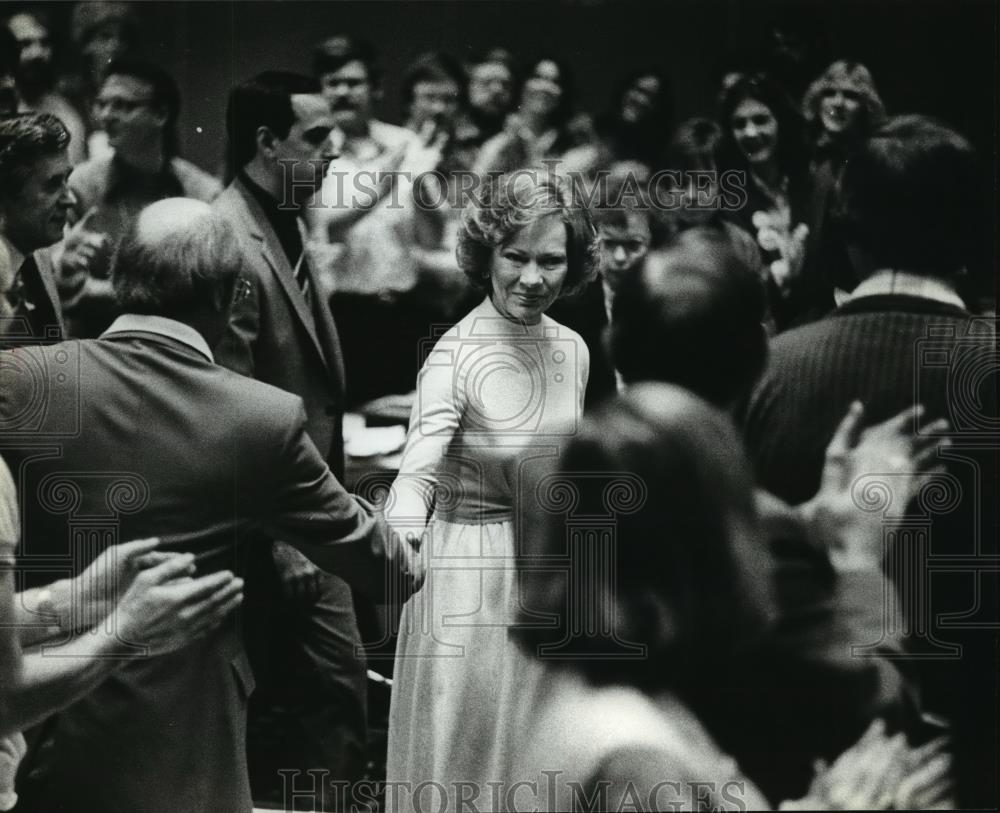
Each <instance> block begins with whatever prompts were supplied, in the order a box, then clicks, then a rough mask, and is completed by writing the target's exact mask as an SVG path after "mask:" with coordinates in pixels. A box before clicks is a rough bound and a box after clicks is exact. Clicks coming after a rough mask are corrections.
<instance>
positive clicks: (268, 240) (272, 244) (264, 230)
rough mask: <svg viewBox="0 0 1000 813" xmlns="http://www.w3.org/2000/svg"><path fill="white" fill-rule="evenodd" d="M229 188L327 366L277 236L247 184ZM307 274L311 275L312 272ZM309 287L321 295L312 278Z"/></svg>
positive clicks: (307, 309) (310, 314)
mask: <svg viewBox="0 0 1000 813" xmlns="http://www.w3.org/2000/svg"><path fill="white" fill-rule="evenodd" d="M232 187H233V189H234V191H236V192H237V193H238V194H239V196H240V198H241V199H242V201H243V206H244V209H245V217H244V218H243V220H244V225H245V226H246V227H247V230H248V231H249V233H250V236H251V237H252V238H253V239H254V240H255V241H256V242H257V244H258V246H259V248H260V252H261V255H262V256H263V257H264V260H265V262H267V264H268V265H269V266H270V267H271V271H272V272H273V273H274V276H275V277H276V278H277V280H278V282H279V283H280V284H281V287H282V289H283V290H284V292H285V296H286V297H287V298H288V301H289V303H290V304H291V306H292V309H293V310H294V311H295V314H296V316H298V317H299V321H300V322H302V326H303V327H304V328H305V330H306V333H307V334H309V338H310V339H312V341H313V343H314V344H315V345H316V350H317V351H318V352H319V354H320V357H321V358H322V359H323V361H324V363H325V364H327V366H329V364H330V361H329V360H328V359H327V358H326V354H325V353H324V352H323V345H322V343H321V342H320V340H319V336H318V334H317V333H316V320H315V319H314V318H313V314H312V313H311V312H310V310H309V306H308V305H307V304H306V300H305V297H304V296H302V289H301V288H299V284H298V282H296V281H295V272H294V270H293V269H292V266H291V264H290V263H289V262H288V257H286V256H285V250H284V249H283V248H282V246H281V241H280V240H278V235H277V234H275V233H274V229H273V228H272V227H271V222H270V220H269V219H268V217H267V214H266V213H265V212H264V209H263V208H262V207H261V205H260V203H258V202H257V199H256V198H255V197H254V195H253V193H252V192H251V191H250V190H249V189H247V187H246V184H244V183H243V182H242V181H241V180H240V179H239V178H238V177H237V178H236V179H235V180H234V181H233V185H232ZM303 250H304V249H303ZM310 274H312V270H311V269H310ZM310 284H311V285H312V289H313V291H314V292H316V293H318V292H319V291H320V288H319V286H318V285H317V283H316V280H315V277H313V278H312V279H311V280H310Z"/></svg>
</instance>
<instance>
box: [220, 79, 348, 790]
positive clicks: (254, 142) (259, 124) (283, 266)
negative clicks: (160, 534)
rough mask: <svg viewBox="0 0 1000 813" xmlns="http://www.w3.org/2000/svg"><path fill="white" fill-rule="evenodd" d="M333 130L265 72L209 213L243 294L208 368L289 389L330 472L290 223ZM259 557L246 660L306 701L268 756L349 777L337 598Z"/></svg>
mask: <svg viewBox="0 0 1000 813" xmlns="http://www.w3.org/2000/svg"><path fill="white" fill-rule="evenodd" d="M333 125H334V120H333V117H332V114H331V113H330V108H329V105H328V104H327V102H326V101H325V100H324V99H323V97H322V95H320V88H319V84H318V82H317V80H315V79H312V78H309V77H305V76H299V75H297V74H292V73H284V72H278V71H271V72H267V73H263V74H260V75H259V76H256V77H254V78H253V79H251V80H249V81H248V82H244V83H243V84H241V85H239V86H237V87H236V88H235V89H234V90H233V92H232V94H231V95H230V99H229V105H228V109H227V112H226V128H227V133H228V138H229V151H230V155H229V157H230V161H231V164H232V169H233V170H234V171H235V178H234V180H233V182H232V184H230V186H229V187H228V188H227V189H226V190H225V191H224V192H223V194H222V195H221V196H220V197H219V198H218V199H217V200H216V201H215V203H214V204H213V206H214V207H215V209H216V211H218V212H219V213H220V214H222V215H223V216H224V217H225V218H226V219H228V220H229V221H230V222H231V223H232V224H233V225H234V226H235V227H236V230H237V232H238V234H239V236H240V238H241V242H242V245H243V251H244V268H245V274H246V275H247V277H248V279H249V281H250V283H251V288H252V291H251V295H250V296H248V297H247V298H245V299H244V300H243V301H241V302H240V303H238V304H237V305H236V307H234V309H233V314H232V318H231V320H230V325H229V331H228V332H227V334H226V336H225V337H224V338H223V340H222V342H221V343H220V344H219V345H218V346H217V347H216V349H215V352H216V356H217V358H218V360H219V363H220V364H223V365H225V366H227V367H229V368H230V369H232V370H235V371H237V372H239V373H242V374H244V375H247V376H250V377H252V378H256V379H258V380H260V381H265V382H267V383H268V384H272V385H274V386H276V387H280V388H281V389H283V390H286V391H288V392H291V393H295V394H296V395H298V396H299V397H300V398H301V399H302V401H303V402H304V404H305V411H306V431H307V432H308V434H309V436H310V438H312V440H313V442H314V443H315V444H316V447H317V448H318V449H319V450H320V452H321V453H322V454H323V455H324V456H325V458H326V461H327V463H328V464H329V466H330V468H331V470H332V471H333V472H334V473H335V474H336V475H337V476H338V477H342V476H343V471H344V449H343V432H342V424H343V412H344V364H343V357H342V354H341V348H340V341H339V338H338V336H337V330H336V327H335V325H334V322H333V317H332V315H331V313H330V307H329V303H328V302H327V300H326V298H325V295H324V292H323V291H322V289H321V286H320V285H319V281H318V278H317V276H316V274H315V273H314V271H315V269H313V268H312V267H311V266H310V263H309V257H308V253H307V252H306V251H305V250H304V244H305V240H304V234H305V225H304V222H303V220H302V217H301V214H302V209H303V207H304V206H305V205H307V204H308V203H309V202H310V201H311V199H312V196H313V195H314V194H315V192H316V191H317V190H318V189H319V188H320V186H321V184H322V180H323V177H324V175H325V172H326V169H327V167H328V165H329V162H330V160H331V159H332V157H333V155H334V150H333V146H332V144H331V140H330V132H331V130H332V128H333ZM272 554H273V555H272V557H270V559H268V560H266V561H265V560H264V558H263V557H258V558H257V559H255V560H254V561H252V562H248V571H247V605H248V617H249V618H250V619H253V620H251V621H250V622H249V623H248V630H249V634H250V636H251V638H250V642H251V644H252V646H251V656H252V657H253V659H254V667H255V670H256V671H258V672H259V673H260V674H261V675H262V676H265V677H266V676H267V670H266V669H265V668H264V666H265V663H264V661H265V657H264V653H265V652H267V653H268V654H267V657H266V661H267V664H268V665H269V666H270V668H271V669H272V670H275V671H276V668H275V666H274V665H275V664H281V665H282V667H283V668H282V672H284V673H285V674H289V673H291V674H292V678H291V680H292V685H293V686H294V690H292V689H291V688H287V687H286V688H285V689H284V691H280V692H279V695H280V696H281V697H282V698H286V699H287V698H290V697H305V698H307V701H306V702H307V706H306V709H305V710H304V713H301V714H300V715H299V721H300V724H301V726H302V727H303V728H304V731H302V732H300V733H299V735H298V736H296V737H288V736H286V737H285V740H286V742H287V741H289V740H293V739H294V740H295V741H296V742H298V743H300V747H302V751H303V752H304V753H303V754H302V755H301V757H292V758H291V759H290V758H289V757H290V756H291V755H289V754H282V755H281V757H282V758H283V762H282V763H281V766H282V767H296V764H295V761H296V760H297V759H301V760H302V761H303V762H304V763H306V764H303V765H302V766H301V767H305V768H312V767H322V768H326V769H327V770H329V771H330V772H331V775H332V777H333V778H334V779H337V780H342V781H353V780H357V779H360V778H361V776H362V773H363V771H364V768H365V763H366V754H365V741H366V704H367V701H366V691H365V688H366V687H365V682H366V674H365V671H366V670H365V660H364V657H363V656H362V655H361V654H360V645H361V636H360V634H359V631H358V624H357V620H356V618H355V612H354V605H353V600H352V596H351V591H350V589H349V588H348V586H347V585H346V584H345V583H344V582H343V581H342V580H340V579H338V578H337V577H336V576H325V575H324V574H322V573H320V572H319V571H318V570H317V569H316V568H315V567H314V566H313V565H312V564H311V563H310V562H309V561H308V560H306V559H305V558H304V557H303V556H301V554H299V553H298V551H296V550H295V549H294V548H292V547H290V546H289V545H287V544H285V541H284V540H282V539H281V538H280V537H276V541H274V543H273V549H272ZM282 594H283V595H284V600H282V598H281V597H282ZM268 628H270V630H271V633H270V635H269V636H268V637H269V643H270V644H273V645H274V647H275V649H277V648H280V654H275V649H271V648H270V647H262V648H261V650H260V651H258V649H257V645H258V644H260V643H261V639H262V638H263V637H264V633H265V630H267V629H268ZM303 654H304V655H305V658H304V659H303V658H302V655H303ZM289 665H291V668H289ZM296 673H304V674H302V675H298V674H296ZM267 683H268V684H271V681H269V680H268V681H267ZM269 688H270V686H269ZM265 696H266V693H261V696H260V701H261V703H263V702H264V698H265ZM281 705H283V706H284V705H287V702H282V703H281ZM251 714H253V713H251ZM252 758H254V754H253V752H252ZM261 759H262V761H263V762H264V763H265V764H266V761H267V759H266V757H264V756H262V757H261ZM273 768H274V766H270V767H269V768H266V769H262V770H267V771H268V772H269V773H271V772H273Z"/></svg>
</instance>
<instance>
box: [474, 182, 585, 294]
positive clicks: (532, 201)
mask: <svg viewBox="0 0 1000 813" xmlns="http://www.w3.org/2000/svg"><path fill="white" fill-rule="evenodd" d="M551 214H558V215H559V218H560V219H561V220H562V222H563V224H564V225H565V226H566V257H567V266H568V270H567V273H566V281H565V282H564V283H563V287H562V291H560V295H561V296H567V295H570V294H573V293H576V292H577V291H579V290H580V289H582V288H583V287H584V286H585V285H587V283H589V282H590V281H591V280H593V279H594V277H595V276H596V275H597V271H598V267H599V264H600V250H599V245H598V239H597V230H596V229H595V228H594V223H593V221H592V220H591V217H590V211H589V210H588V209H587V207H586V206H585V205H584V204H583V203H582V201H580V200H579V199H578V196H577V195H576V194H575V193H574V191H573V189H572V188H571V186H570V184H569V183H567V182H566V181H564V180H562V179H560V178H559V177H558V176H556V175H552V174H549V173H547V172H545V171H544V170H527V169H526V170H520V171H518V172H513V173H510V174H509V175H501V176H497V177H491V178H490V179H489V180H488V182H485V183H484V184H483V186H482V187H481V188H480V190H479V192H478V194H476V195H473V196H472V199H471V200H470V202H469V204H468V205H467V206H466V207H465V210H464V211H463V212H462V230H461V231H460V232H459V235H458V246H457V248H456V255H457V257H458V265H459V268H461V269H462V270H463V271H464V272H465V274H466V276H468V278H469V281H470V282H471V283H472V285H474V286H475V287H476V288H479V289H481V290H489V287H490V271H491V269H492V266H493V252H494V250H495V249H496V248H498V247H500V246H503V245H505V244H506V243H507V242H509V241H510V240H511V238H513V236H514V235H515V234H516V233H517V232H519V231H520V230H521V229H523V228H524V227H525V226H528V225H530V224H531V223H534V222H535V221H536V220H538V219H539V218H542V217H545V216H546V215H551Z"/></svg>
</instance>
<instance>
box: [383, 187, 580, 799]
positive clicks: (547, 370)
mask: <svg viewBox="0 0 1000 813" xmlns="http://www.w3.org/2000/svg"><path fill="white" fill-rule="evenodd" d="M477 195H478V197H477V199H476V200H474V201H473V202H472V203H470V204H469V206H468V207H467V208H466V210H465V212H464V214H463V222H462V231H461V233H460V235H459V244H458V249H457V254H458V261H459V265H460V266H461V267H462V269H463V270H464V271H465V273H466V274H467V275H468V277H469V279H470V280H471V281H472V283H473V284H474V285H476V286H477V287H479V288H480V289H482V290H483V291H484V292H485V293H486V296H485V298H484V299H483V301H482V302H481V303H480V304H479V305H478V306H476V307H475V308H474V309H473V310H472V311H471V312H470V313H469V314H468V315H467V316H466V317H465V318H464V319H462V320H461V321H460V322H459V323H458V324H457V325H455V327H454V328H452V329H451V330H449V331H448V332H447V333H446V334H445V335H444V336H442V338H441V339H440V341H439V342H438V343H437V344H436V345H435V347H434V349H433V351H432V352H431V353H430V355H429V356H428V358H427V361H426V363H425V364H424V366H423V369H422V370H421V373H420V377H419V380H418V384H417V400H416V403H415V405H414V409H413V415H412V418H411V421H410V430H409V435H408V439H407V445H406V450H405V452H404V454H403V459H402V463H401V465H400V474H399V477H398V478H397V479H396V481H395V483H394V484H393V486H392V489H391V492H390V496H389V500H388V502H387V505H386V517H387V519H388V521H389V523H390V526H391V527H392V529H393V530H394V531H395V532H397V533H399V534H400V535H401V536H402V537H403V538H404V539H406V540H408V541H409V543H410V544H411V545H412V546H413V548H414V549H415V550H418V551H419V556H420V561H421V562H422V563H423V566H424V567H426V572H427V576H426V583H425V584H424V586H423V589H422V590H421V591H420V592H418V593H417V594H416V595H414V596H413V597H412V598H411V599H410V600H409V601H408V602H407V604H406V605H405V607H404V610H403V616H402V619H401V622H400V631H399V641H398V644H397V650H396V663H395V672H394V678H395V679H394V686H393V693H392V701H391V706H390V713H389V747H388V764H387V780H388V786H387V807H388V808H389V809H397V810H407V809H412V808H414V807H419V808H422V809H433V810H444V809H450V810H454V809H457V808H460V807H461V806H462V805H474V806H475V809H477V810H481V811H486V810H499V809H502V808H503V807H504V787H505V785H506V784H507V783H508V782H509V781H510V766H511V761H512V758H513V756H514V753H515V749H516V748H518V747H519V746H520V745H521V744H522V741H523V740H522V738H523V730H524V725H525V719H526V717H528V716H530V713H531V709H532V705H533V697H534V695H535V692H536V689H537V685H538V680H539V676H540V671H541V670H540V667H539V665H538V664H537V663H536V662H535V661H533V659H531V658H530V657H528V656H527V655H526V654H525V653H523V652H522V651H521V650H520V649H519V648H518V647H517V646H516V645H515V644H514V643H513V641H512V640H511V639H510V638H509V637H508V631H507V627H508V624H509V623H510V622H511V621H512V620H513V618H514V617H515V610H516V607H517V605H518V580H517V578H516V565H515V555H516V550H515V541H514V540H515V522H516V520H517V518H518V517H519V515H520V512H519V510H518V503H519V491H520V489H521V485H520V484H522V483H525V482H528V481H529V480H530V471H531V469H532V468H533V466H535V465H536V464H537V463H539V462H540V461H543V460H545V459H551V458H552V457H554V456H557V455H558V454H559V452H560V450H561V448H562V445H563V443H564V442H565V440H566V439H567V438H568V437H571V436H572V434H573V433H574V432H575V428H576V424H577V422H578V421H579V419H580V417H581V411H582V403H583V394H584V391H585V389H586V384H587V373H588V369H589V355H588V351H587V347H586V345H585V344H584V343H583V340H582V339H581V338H580V337H579V335H577V334H576V333H574V332H573V331H571V330H568V329H567V328H565V327H562V326H561V325H559V324H557V323H556V322H554V321H553V320H552V319H550V318H549V317H547V316H545V315H544V312H545V310H546V309H547V308H548V307H549V306H550V305H551V304H552V303H553V302H554V301H555V299H556V298H557V297H558V296H560V295H563V294H568V293H571V292H573V291H576V290H579V289H580V288H582V287H583V286H584V285H586V284H587V283H588V282H589V281H590V280H591V279H593V277H594V275H595V273H596V265H597V256H598V253H597V238H596V232H595V230H594V227H593V224H592V223H591V221H590V217H589V214H588V213H587V211H586V210H585V209H584V208H582V207H581V206H580V205H578V204H577V203H576V202H575V201H574V200H573V197H572V194H571V191H570V190H569V188H568V187H567V186H565V185H564V184H562V183H561V182H559V181H558V180H557V179H556V178H555V177H552V176H546V175H536V174H533V173H518V174H515V175H511V176H506V177H501V178H499V179H496V180H495V181H494V182H493V183H492V184H491V185H489V186H487V187H486V188H485V189H483V190H480V191H478V192H477ZM469 809H472V808H471V807H470V808H469Z"/></svg>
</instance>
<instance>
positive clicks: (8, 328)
mask: <svg viewBox="0 0 1000 813" xmlns="http://www.w3.org/2000/svg"><path fill="white" fill-rule="evenodd" d="M68 144H69V133H68V132H67V131H66V128H65V127H64V126H63V125H62V122H60V121H59V120H58V119H57V118H55V117H54V116H50V115H48V114H37V113H28V114H23V115H15V116H12V117H8V118H6V119H0V338H2V341H3V346H5V347H8V348H9V347H12V346H17V345H23V344H37V343H39V342H46V341H47V342H53V341H60V340H62V339H63V338H65V325H64V322H63V315H62V302H70V303H71V302H72V301H73V300H74V299H75V298H76V297H78V296H79V294H80V291H81V289H82V286H83V284H84V282H85V280H86V274H85V273H84V272H83V271H82V269H74V268H72V267H70V266H66V267H65V270H64V271H60V270H57V267H56V263H55V262H54V259H53V252H52V250H51V248H50V247H51V246H52V245H53V244H54V243H56V242H58V241H59V240H60V239H61V238H62V236H63V226H64V225H65V224H66V216H67V213H68V212H69V210H70V208H71V206H72V205H73V199H72V197H71V195H70V192H69V187H68V185H67V179H68V177H69V173H70V164H69V156H68V154H67V152H66V148H67V145H68Z"/></svg>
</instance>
